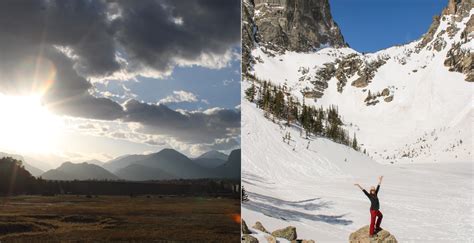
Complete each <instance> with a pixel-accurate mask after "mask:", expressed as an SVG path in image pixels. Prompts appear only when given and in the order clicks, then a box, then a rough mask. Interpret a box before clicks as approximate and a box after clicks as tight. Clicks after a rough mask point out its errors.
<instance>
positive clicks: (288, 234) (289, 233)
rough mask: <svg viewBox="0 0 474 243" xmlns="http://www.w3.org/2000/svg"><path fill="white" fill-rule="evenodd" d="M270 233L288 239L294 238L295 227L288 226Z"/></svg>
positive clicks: (295, 236)
mask: <svg viewBox="0 0 474 243" xmlns="http://www.w3.org/2000/svg"><path fill="white" fill-rule="evenodd" d="M272 235H273V236H275V237H277V238H283V239H287V240H290V241H292V240H296V238H297V235H296V228H295V227H293V226H288V227H286V228H284V229H279V230H275V231H273V232H272Z"/></svg>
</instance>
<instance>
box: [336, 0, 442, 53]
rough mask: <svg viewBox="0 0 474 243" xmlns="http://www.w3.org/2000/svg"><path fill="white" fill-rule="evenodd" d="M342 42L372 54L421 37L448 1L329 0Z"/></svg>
mask: <svg viewBox="0 0 474 243" xmlns="http://www.w3.org/2000/svg"><path fill="white" fill-rule="evenodd" d="M329 4H330V7H331V12H332V16H333V18H334V20H335V21H336V23H337V24H338V25H339V27H340V29H341V32H342V35H343V36H344V39H345V41H346V42H347V43H348V44H349V46H350V47H352V48H353V49H355V50H357V51H359V52H375V51H378V50H381V49H385V48H388V47H391V46H394V45H399V44H405V43H408V42H411V41H413V40H416V39H418V38H420V37H421V36H422V35H423V34H424V33H426V32H427V31H428V28H429V26H430V25H431V22H432V19H433V16H435V15H439V14H441V11H442V9H443V8H444V7H446V6H447V0H357V1H354V0H330V1H329Z"/></svg>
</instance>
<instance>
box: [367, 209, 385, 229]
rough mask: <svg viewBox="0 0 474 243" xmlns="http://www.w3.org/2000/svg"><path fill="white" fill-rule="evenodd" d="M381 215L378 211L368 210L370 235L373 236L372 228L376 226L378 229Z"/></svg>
mask: <svg viewBox="0 0 474 243" xmlns="http://www.w3.org/2000/svg"><path fill="white" fill-rule="evenodd" d="M375 217H377V223H375ZM382 218H383V215H382V213H381V212H380V211H379V210H370V235H373V234H374V230H375V229H374V226H375V225H376V226H377V228H380V224H381V223H382Z"/></svg>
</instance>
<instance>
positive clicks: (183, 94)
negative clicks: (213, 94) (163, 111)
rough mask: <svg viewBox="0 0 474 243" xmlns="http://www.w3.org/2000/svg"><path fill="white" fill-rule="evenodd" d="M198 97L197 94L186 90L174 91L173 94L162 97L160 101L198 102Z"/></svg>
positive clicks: (162, 102) (166, 102)
mask: <svg viewBox="0 0 474 243" xmlns="http://www.w3.org/2000/svg"><path fill="white" fill-rule="evenodd" d="M197 101H198V98H197V96H196V95H195V94H193V93H191V92H187V91H184V90H178V91H173V94H172V95H169V96H167V97H165V98H163V99H161V100H160V101H159V102H158V103H160V104H169V103H183V102H188V103H192V102H197Z"/></svg>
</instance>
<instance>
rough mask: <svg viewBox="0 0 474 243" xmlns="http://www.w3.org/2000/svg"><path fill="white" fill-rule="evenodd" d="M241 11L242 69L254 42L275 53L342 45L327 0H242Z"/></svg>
mask: <svg viewBox="0 0 474 243" xmlns="http://www.w3.org/2000/svg"><path fill="white" fill-rule="evenodd" d="M242 11H243V12H242V18H243V25H242V39H243V42H242V45H243V59H244V60H243V68H244V70H246V68H247V67H248V64H249V63H250V62H252V60H251V59H250V55H249V51H250V50H251V49H252V48H253V46H254V44H255V43H256V44H258V45H261V46H264V47H266V48H268V49H270V50H273V51H278V52H284V51H296V52H309V51H314V50H317V49H319V48H321V47H325V46H331V47H343V46H346V43H345V41H344V38H343V36H342V34H341V31H340V29H339V27H338V26H337V24H336V23H335V22H334V20H333V19H332V16H331V12H330V7H329V2H328V0H243V4H242Z"/></svg>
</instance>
